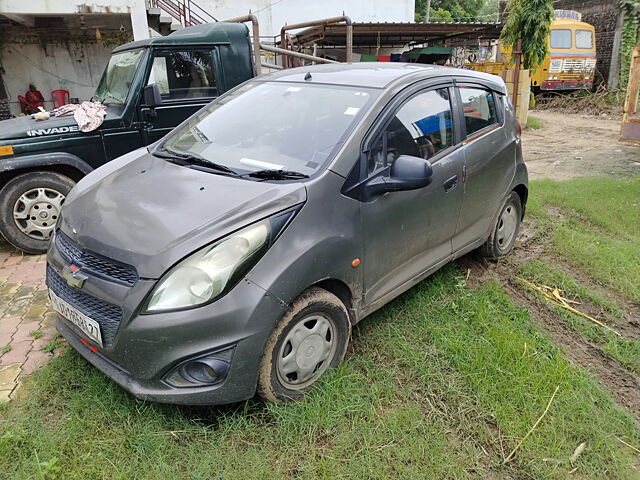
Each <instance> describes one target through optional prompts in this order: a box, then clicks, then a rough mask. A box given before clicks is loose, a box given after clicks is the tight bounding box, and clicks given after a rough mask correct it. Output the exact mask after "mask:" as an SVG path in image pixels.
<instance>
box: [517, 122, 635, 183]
mask: <svg viewBox="0 0 640 480" xmlns="http://www.w3.org/2000/svg"><path fill="white" fill-rule="evenodd" d="M529 114H530V115H532V116H534V117H536V118H539V119H540V120H542V122H543V123H544V127H543V128H541V129H538V130H532V129H525V130H523V132H522V151H523V156H524V160H525V162H526V164H527V168H528V169H529V178H531V179H539V178H550V179H553V180H568V179H571V178H575V177H585V176H602V175H605V176H609V175H615V176H624V175H627V176H628V175H633V174H640V145H634V144H629V143H623V142H620V141H619V140H618V138H619V136H620V118H613V117H609V116H593V115H579V114H567V113H559V112H551V111H544V110H531V111H530V112H529Z"/></svg>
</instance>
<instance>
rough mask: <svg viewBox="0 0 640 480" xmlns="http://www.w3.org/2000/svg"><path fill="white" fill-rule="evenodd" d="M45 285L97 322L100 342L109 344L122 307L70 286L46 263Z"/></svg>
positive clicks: (120, 316)
mask: <svg viewBox="0 0 640 480" xmlns="http://www.w3.org/2000/svg"><path fill="white" fill-rule="evenodd" d="M47 286H48V287H49V288H50V289H51V290H52V291H53V293H55V294H56V295H57V296H58V297H60V298H61V299H62V300H64V301H65V302H67V303H68V304H69V305H71V306H72V307H75V308H77V309H78V310H80V311H81V312H82V313H84V314H85V315H86V316H87V317H89V318H91V319H92V320H95V321H96V322H98V323H99V324H100V330H101V332H102V343H103V344H104V346H108V345H111V343H112V342H113V338H114V337H115V335H116V332H117V331H118V326H119V325H120V321H121V320H122V309H121V308H120V307H119V306H117V305H113V304H111V303H108V302H105V301H104V300H100V299H98V298H95V297H94V296H92V295H89V294H88V293H85V292H83V291H82V290H78V289H77V288H73V287H70V286H69V285H68V284H67V282H66V281H65V280H64V278H62V277H61V276H60V275H58V273H57V272H56V271H55V270H54V269H53V268H52V267H51V265H49V264H47Z"/></svg>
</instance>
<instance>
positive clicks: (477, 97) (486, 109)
mask: <svg viewBox="0 0 640 480" xmlns="http://www.w3.org/2000/svg"><path fill="white" fill-rule="evenodd" d="M459 90H460V97H461V99H462V108H463V111H464V123H465V125H466V127H467V137H470V136H471V135H472V134H474V133H475V132H477V131H479V130H482V129H483V128H486V127H489V126H491V125H494V124H497V123H499V120H498V116H497V114H496V100H495V97H494V94H493V93H492V92H491V91H490V90H485V89H481V88H471V87H460V89H459Z"/></svg>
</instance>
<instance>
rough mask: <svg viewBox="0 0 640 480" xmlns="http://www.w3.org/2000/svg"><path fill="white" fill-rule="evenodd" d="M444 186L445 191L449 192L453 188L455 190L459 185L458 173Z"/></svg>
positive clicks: (446, 181)
mask: <svg viewBox="0 0 640 480" xmlns="http://www.w3.org/2000/svg"><path fill="white" fill-rule="evenodd" d="M442 186H443V187H444V191H445V193H449V192H450V191H451V190H454V189H455V188H456V187H457V186H458V175H454V176H453V177H451V178H450V179H448V180H445V182H444V183H443V184H442Z"/></svg>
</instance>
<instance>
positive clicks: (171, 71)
mask: <svg viewBox="0 0 640 480" xmlns="http://www.w3.org/2000/svg"><path fill="white" fill-rule="evenodd" d="M151 83H157V84H158V85H159V86H160V93H162V99H163V100H174V99H179V98H180V99H182V98H203V97H215V96H217V95H218V89H217V86H216V79H215V75H214V71H213V56H212V54H211V51H210V50H189V51H175V52H159V53H157V54H156V55H155V58H154V59H153V66H152V67H151V73H150V74H149V80H148V82H147V84H151Z"/></svg>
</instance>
